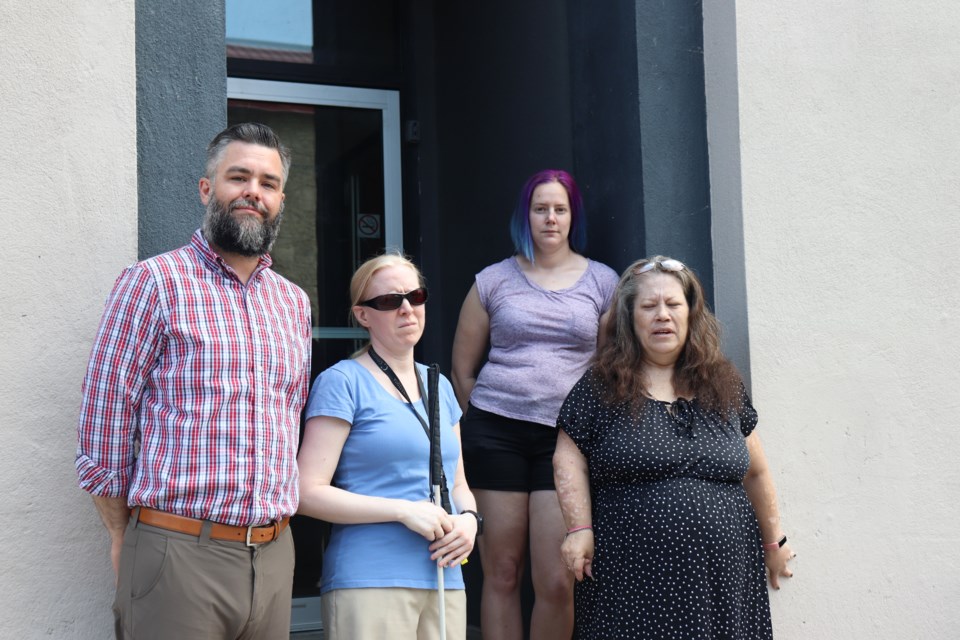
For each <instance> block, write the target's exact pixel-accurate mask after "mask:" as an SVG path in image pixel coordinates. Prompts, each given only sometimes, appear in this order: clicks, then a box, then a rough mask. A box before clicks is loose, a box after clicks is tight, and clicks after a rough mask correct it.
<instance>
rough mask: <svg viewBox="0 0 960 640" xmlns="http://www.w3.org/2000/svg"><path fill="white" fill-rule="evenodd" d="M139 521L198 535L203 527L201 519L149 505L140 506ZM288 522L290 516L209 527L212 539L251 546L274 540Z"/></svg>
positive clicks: (160, 527)
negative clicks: (259, 522)
mask: <svg viewBox="0 0 960 640" xmlns="http://www.w3.org/2000/svg"><path fill="white" fill-rule="evenodd" d="M139 521H140V522H142V523H143V524H146V525H150V526H151V527H157V528H159V529H166V530H167V531H176V532H178V533H186V534H187V535H191V536H199V535H200V532H201V530H202V529H203V520H197V519H196V518H187V517H186V516H178V515H175V514H172V513H167V512H166V511H158V510H157V509H151V508H150V507H140V518H139ZM289 524H290V518H284V519H283V520H277V521H275V522H272V523H270V524H263V525H250V526H249V527H239V526H236V525H232V524H221V523H219V522H214V523H213V526H212V527H211V528H210V537H211V538H212V539H214V540H229V541H231V542H245V543H246V544H247V546H248V547H252V546H253V545H256V544H264V543H266V542H271V541H273V540H276V539H277V538H279V537H280V534H281V533H282V532H283V530H284V529H286V528H287V525H289Z"/></svg>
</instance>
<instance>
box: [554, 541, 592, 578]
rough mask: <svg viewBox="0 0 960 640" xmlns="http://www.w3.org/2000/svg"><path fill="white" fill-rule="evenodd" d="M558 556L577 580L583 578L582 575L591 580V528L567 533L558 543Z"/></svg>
mask: <svg viewBox="0 0 960 640" xmlns="http://www.w3.org/2000/svg"><path fill="white" fill-rule="evenodd" d="M560 557H561V558H563V564H565V565H566V567H567V569H568V570H569V571H570V572H571V573H572V574H573V575H574V577H575V578H576V579H577V582H580V581H581V580H583V578H584V576H586V577H588V578H590V579H591V580H592V579H593V530H591V529H581V530H580V531H574V532H573V533H568V534H567V537H565V538H564V539H563V544H561V545H560Z"/></svg>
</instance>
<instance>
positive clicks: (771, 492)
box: [743, 431, 795, 589]
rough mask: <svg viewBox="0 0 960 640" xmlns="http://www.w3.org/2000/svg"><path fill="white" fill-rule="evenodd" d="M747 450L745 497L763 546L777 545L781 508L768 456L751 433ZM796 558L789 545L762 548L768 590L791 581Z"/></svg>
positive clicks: (780, 534)
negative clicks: (789, 563) (791, 566)
mask: <svg viewBox="0 0 960 640" xmlns="http://www.w3.org/2000/svg"><path fill="white" fill-rule="evenodd" d="M747 449H748V450H749V452H750V468H749V469H747V475H746V477H745V478H744V479H743V487H744V489H746V491H747V497H748V498H749V499H750V503H751V504H752V505H753V510H754V512H756V514H757V521H758V522H759V523H760V535H761V537H762V538H763V542H764V543H771V542H777V541H778V540H780V538H781V537H782V536H783V529H782V528H781V527H780V508H779V507H778V506H777V492H776V489H774V487H773V475H772V474H771V473H770V467H769V465H768V464H767V456H766V454H764V452H763V446H762V445H761V444H760V436H758V435H757V432H756V431H754V432H753V433H751V434H750V435H749V436H747ZM794 555H795V554H794V553H793V552H792V551H791V550H790V545H789V544H785V545H783V546H782V547H779V548H777V549H766V548H764V552H763V556H764V562H765V563H766V565H767V575H768V577H769V579H770V586H772V587H773V588H774V589H779V588H780V577H781V576H783V577H786V578H790V577H792V576H793V571H791V570H790V569H789V568H788V567H787V561H788V560H790V559H792V558H793V556H794Z"/></svg>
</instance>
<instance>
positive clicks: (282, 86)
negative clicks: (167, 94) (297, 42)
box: [227, 78, 403, 251]
mask: <svg viewBox="0 0 960 640" xmlns="http://www.w3.org/2000/svg"><path fill="white" fill-rule="evenodd" d="M227 99H239V100H259V101H261V102H289V103H293V104H311V105H317V106H323V107H346V108H353V109H374V110H377V111H380V113H381V116H382V118H383V209H384V210H383V231H384V245H385V248H386V249H387V250H391V249H396V250H400V251H402V250H403V192H402V183H401V173H400V92H399V91H390V90H387V89H363V88H360V87H337V86H333V85H325V84H304V83H300V82H276V81H273V80H252V79H249V78H227Z"/></svg>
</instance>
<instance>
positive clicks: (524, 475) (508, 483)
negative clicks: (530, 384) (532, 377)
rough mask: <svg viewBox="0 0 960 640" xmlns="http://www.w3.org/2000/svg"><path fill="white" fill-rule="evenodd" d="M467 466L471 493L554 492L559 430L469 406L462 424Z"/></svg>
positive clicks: (464, 458)
mask: <svg viewBox="0 0 960 640" xmlns="http://www.w3.org/2000/svg"><path fill="white" fill-rule="evenodd" d="M460 439H461V441H462V442H463V466H464V471H465V472H466V474H467V484H469V485H470V488H471V489H487V490H492V491H524V492H527V493H529V492H531V491H544V490H546V491H552V490H553V489H554V484H553V452H554V450H555V449H556V448H557V429H556V427H548V426H546V425H542V424H537V423H536V422H526V421H524V420H515V419H514V418H505V417H503V416H498V415H496V414H494V413H490V412H489V411H484V410H483V409H478V408H476V407H475V406H473V405H472V404H470V405H467V413H466V415H464V417H463V418H462V419H461V420H460Z"/></svg>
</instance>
